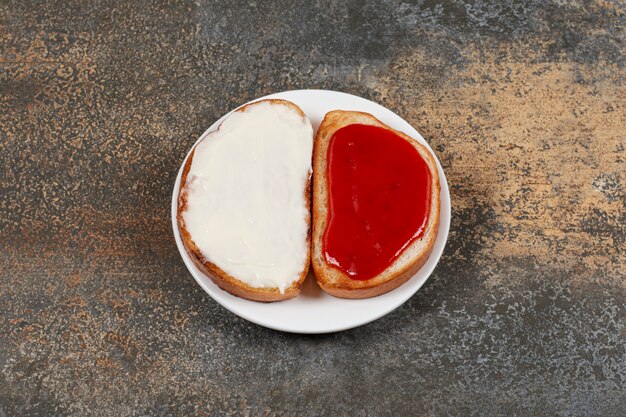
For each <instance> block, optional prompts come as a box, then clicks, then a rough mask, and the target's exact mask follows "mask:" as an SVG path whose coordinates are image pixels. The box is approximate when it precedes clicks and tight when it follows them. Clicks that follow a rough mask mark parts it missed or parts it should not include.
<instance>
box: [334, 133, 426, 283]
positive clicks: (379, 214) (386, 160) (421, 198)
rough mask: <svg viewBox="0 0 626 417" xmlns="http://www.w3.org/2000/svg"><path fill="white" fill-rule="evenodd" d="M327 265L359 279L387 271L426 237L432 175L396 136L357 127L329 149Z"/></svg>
mask: <svg viewBox="0 0 626 417" xmlns="http://www.w3.org/2000/svg"><path fill="white" fill-rule="evenodd" d="M326 176H327V180H328V223H327V224H326V230H325V232H324V237H323V249H324V255H325V257H326V262H327V263H328V264H329V265H333V266H334V267H336V268H338V269H339V270H341V271H343V272H344V273H345V274H347V275H348V276H349V277H350V278H351V279H354V280H368V279H370V278H372V277H374V276H376V275H377V274H379V273H381V272H382V271H384V270H385V269H386V268H387V267H388V266H389V265H390V264H391V263H392V262H393V261H394V260H395V259H396V258H397V257H398V256H400V254H401V253H402V251H403V250H404V249H405V248H406V247H407V246H409V245H410V244H411V243H412V242H413V241H414V240H415V239H419V238H421V237H422V236H423V234H424V230H425V228H426V224H427V223H428V216H429V212H430V199H431V181H432V179H431V175H430V171H429V169H428V165H426V162H425V161H424V159H423V158H422V157H421V155H420V154H419V152H418V151H417V150H416V149H415V148H414V147H413V145H411V144H410V143H409V142H407V141H406V140H405V139H404V138H402V137H401V136H399V135H397V134H396V133H394V132H392V131H390V130H387V129H384V128H381V127H377V126H369V125H360V124H353V125H348V126H345V127H343V128H341V129H339V130H337V131H336V132H335V134H334V135H333V136H332V138H331V139H330V143H329V145H328V155H327V167H326Z"/></svg>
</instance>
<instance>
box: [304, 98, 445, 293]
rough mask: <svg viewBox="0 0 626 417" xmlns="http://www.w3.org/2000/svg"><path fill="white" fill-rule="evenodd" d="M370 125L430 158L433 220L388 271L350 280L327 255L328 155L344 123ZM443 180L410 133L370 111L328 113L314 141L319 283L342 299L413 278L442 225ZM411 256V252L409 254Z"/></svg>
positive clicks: (315, 260) (315, 265)
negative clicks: (403, 141) (403, 131)
mask: <svg viewBox="0 0 626 417" xmlns="http://www.w3.org/2000/svg"><path fill="white" fill-rule="evenodd" d="M351 124H367V125H373V126H379V127H382V128H385V129H388V130H391V131H393V132H394V133H396V134H398V135H399V136H401V137H402V138H404V139H405V140H406V141H408V142H409V143H411V144H412V145H413V146H414V147H415V149H416V150H417V151H418V152H419V153H420V155H421V156H422V158H424V160H425V161H426V163H427V165H428V167H429V170H430V174H431V178H432V198H431V209H430V215H429V220H428V223H427V226H426V230H425V232H424V236H423V237H422V238H421V239H418V240H416V241H414V242H413V243H412V244H411V245H409V246H408V247H407V248H405V249H404V251H403V252H402V254H401V255H400V256H399V257H398V258H397V259H396V260H395V261H394V262H393V263H392V264H391V265H389V267H388V268H387V269H385V271H383V272H382V273H380V274H378V275H376V276H375V277H373V278H371V279H369V280H366V281H359V280H353V279H350V278H349V277H348V276H347V275H346V274H345V273H343V272H342V271H340V270H339V269H337V268H335V267H333V266H331V265H329V264H328V263H326V261H325V257H324V254H323V248H322V245H323V235H324V232H325V229H326V223H327V217H328V208H327V201H328V189H327V184H328V182H327V177H326V175H327V174H326V156H327V150H328V144H329V142H330V139H331V138H332V136H333V134H334V133H335V132H336V131H337V130H339V129H341V128H342V127H344V126H348V125H351ZM439 193H440V183H439V173H438V170H437V164H436V162H435V159H434V158H433V156H432V154H431V153H430V152H429V151H428V149H426V147H424V146H423V145H421V144H420V143H418V142H417V141H416V140H415V139H413V138H411V137H410V136H408V135H406V134H404V133H402V132H400V131H397V130H395V129H392V128H391V127H389V126H387V125H385V124H384V123H382V122H381V121H380V120H378V119H376V118H375V117H374V116H372V115H371V114H368V113H362V112H357V111H342V110H335V111H331V112H329V113H327V114H326V116H325V117H324V120H323V121H322V123H321V125H320V127H319V128H318V130H317V134H316V136H315V141H314V144H313V254H312V264H313V271H314V273H315V277H316V279H317V283H318V284H319V286H320V287H321V288H322V289H323V290H324V291H326V292H327V293H329V294H331V295H334V296H336V297H340V298H370V297H375V296H377V295H381V294H384V293H386V292H389V291H391V290H393V289H395V288H397V287H399V286H400V285H402V284H404V283H405V282H406V281H408V280H409V278H411V277H412V276H413V275H415V273H417V271H418V270H419V269H420V268H421V267H422V265H424V263H425V262H426V260H427V259H428V257H429V256H430V253H431V252H432V249H433V246H434V243H435V238H436V236H437V231H438V228H439V206H440V201H439V200H440V196H439ZM420 245H421V246H423V247H422V248H421V249H420V250H419V252H418V253H416V254H414V255H411V258H410V259H408V260H407V259H405V258H403V257H404V254H405V253H410V252H411V250H412V249H413V250H416V248H418V247H420ZM407 256H408V255H407Z"/></svg>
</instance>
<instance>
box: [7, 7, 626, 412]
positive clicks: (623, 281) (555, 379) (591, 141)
mask: <svg viewBox="0 0 626 417" xmlns="http://www.w3.org/2000/svg"><path fill="white" fill-rule="evenodd" d="M625 13H626V7H625V5H624V3H623V2H621V1H612V0H603V1H600V0H598V1H577V2H561V1H539V0H530V1H525V2H518V1H510V0H496V1H493V2H487V1H483V0H472V1H469V0H446V1H443V2H441V3H439V2H434V1H431V0H417V1H406V2H401V1H393V0H386V1H348V2H343V1H328V2H322V1H297V2H293V1H281V2H264V1H257V2H240V1H230V2H223V3H220V2H207V1H203V0H199V1H195V2H192V1H182V0H178V1H167V2H166V1H129V2H120V1H108V0H93V1H58V2H55V1H34V0H21V1H12V0H8V1H3V2H2V3H0V167H1V168H0V193H1V196H2V198H0V313H1V314H0V416H14V415H15V416H17V415H19V416H24V415H29V416H51V415H60V416H64V415H72V416H84V415H94V416H161V415H162V416H166V415H199V416H205V415H209V416H212V415H216V416H217V415H245V416H257V415H279V416H292V415H293V416H296V415H297V416H319V415H326V416H335V415H350V416H366V415H367V416H369V415H371V416H377V415H389V416H401V415H402V416H406V415H433V416H435V415H455V416H457V415H476V416H486V415H502V416H513V415H559V416H581V415H582V416H620V415H624V410H625V409H626V351H625V345H626V329H625V322H626V309H625V302H626V254H625V252H626V251H625V249H626V230H625V224H626V208H625V206H626V194H625V192H624V181H625V178H624V172H626V169H625V168H626V165H625V163H624V158H625V156H626V155H625V151H624V147H625V142H626V140H625V135H624V133H625V126H626V112H625V108H624V107H625V103H626V89H625V88H624V79H625V77H626V71H625V70H624V64H625V59H624V52H623V51H624V27H626V18H625ZM298 88H323V89H332V90H339V91H345V92H348V93H352V94H356V95H360V96H363V97H365V98H368V99H370V100H373V101H376V102H379V103H381V104H383V105H384V106H387V107H389V108H390V109H392V110H393V111H395V112H397V113H398V114H399V115H401V116H402V117H404V118H405V119H406V120H408V121H409V122H410V123H411V124H413V125H414V126H415V127H416V128H417V129H418V130H419V131H420V132H421V133H422V135H423V136H424V137H425V138H426V139H427V140H428V141H429V143H430V144H431V146H432V147H433V149H435V151H436V153H437V156H438V157H439V159H440V160H441V162H442V165H443V167H444V170H445V171H446V175H447V177H448V181H449V184H450V188H451V194H452V207H453V209H452V228H451V232H450V239H449V242H448V246H447V248H446V250H445V252H444V256H443V258H442V260H441V262H440V264H439V266H438V268H437V269H436V271H435V273H434V274H433V276H432V277H431V279H430V280H429V281H428V282H427V283H426V285H425V286H424V287H423V288H422V289H421V290H420V291H419V292H418V293H417V294H416V295H415V296H414V297H413V298H411V299H410V300H409V301H408V302H407V303H406V304H405V305H403V306H402V307H401V308H399V309H398V310H396V311H395V312H393V313H392V314H389V315H388V316H386V317H384V318H382V319H380V320H378V321H376V322H374V323H371V324H369V325H366V326H363V327H361V328H358V329H354V330H351V331H346V332H343V333H338V334H331V335H323V336H315V337H310V336H306V337H305V336H298V335H291V334H284V333H280V332H276V331H271V330H268V329H264V328H261V327H258V326H256V325H253V324H251V323H248V322H246V321H245V320H243V319H240V318H238V317H236V316H234V315H233V314H231V313H230V312H228V311H226V310H224V309H223V308H222V307H220V306H219V305H218V304H217V303H215V302H214V301H213V300H212V299H210V298H209V297H208V296H207V295H205V294H204V292H203V291H202V290H201V289H200V287H199V286H198V285H197V284H196V283H195V281H194V280H193V278H192V277H191V276H190V274H189V273H188V272H187V270H186V269H185V267H184V265H183V263H182V261H181V259H180V257H179V255H178V253H177V250H176V247H175V244H174V240H173V237H172V231H171V224H170V217H169V204H170V195H171V190H172V186H173V183H174V178H175V175H176V173H177V169H178V167H179V166H180V163H181V162H182V159H183V157H184V155H185V154H186V152H187V151H188V149H189V147H190V146H191V145H192V144H193V143H194V141H195V139H196V138H197V137H198V136H199V135H200V134H201V133H202V132H203V131H204V130H205V129H206V128H207V127H208V126H210V125H211V124H212V123H213V122H214V121H215V120H216V119H217V118H219V117H220V116H221V115H222V114H224V113H225V112H226V111H228V110H230V109H231V108H233V107H235V106H237V105H239V104H241V103H244V102H246V101H248V100H250V99H253V98H255V97H258V96H261V95H265V94H269V93H273V92H277V91H283V90H288V89H298Z"/></svg>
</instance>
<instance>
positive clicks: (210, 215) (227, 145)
mask: <svg viewBox="0 0 626 417" xmlns="http://www.w3.org/2000/svg"><path fill="white" fill-rule="evenodd" d="M312 149H313V128H312V127H311V123H310V121H309V119H308V118H307V117H306V115H305V114H304V113H303V112H302V110H301V109H300V108H299V107H298V106H297V105H295V104H294V103H291V102H289V101H286V100H275V99H270V100H261V101H257V102H254V103H251V104H248V105H245V106H243V107H241V108H239V109H237V110H236V111H234V112H232V113H231V114H230V115H228V116H227V117H226V118H225V119H224V121H223V122H222V123H221V124H220V126H219V127H218V128H217V129H216V130H214V131H212V132H210V133H208V134H207V135H206V136H205V137H204V138H203V139H202V140H200V141H199V142H198V144H197V145H196V146H195V147H194V149H193V150H192V152H191V154H190V155H189V157H188V159H187V161H186V163H185V166H184V169H183V174H182V179H181V184H180V192H179V196H178V216H177V221H178V227H179V230H180V233H181V237H182V241H183V243H184V246H185V249H186V250H187V252H188V253H189V255H190V257H191V258H192V259H193V261H194V263H195V264H196V266H197V267H198V268H199V269H200V270H201V271H202V272H204V273H205V274H206V275H207V276H209V277H210V278H211V280H212V281H213V282H214V283H215V284H217V285H218V286H219V287H220V288H222V289H223V290H225V291H228V292H229V293H231V294H233V295H236V296H239V297H242V298H246V299H249V300H255V301H266V302H267V301H278V300H284V299H287V298H291V297H295V296H297V295H298V293H299V292H300V286H301V284H302V282H303V281H304V279H305V277H306V275H307V272H308V269H309V263H310V255H311V251H310V248H311V237H310V224H311V220H310V219H311V215H310V206H311V196H310V181H311V157H312Z"/></svg>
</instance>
